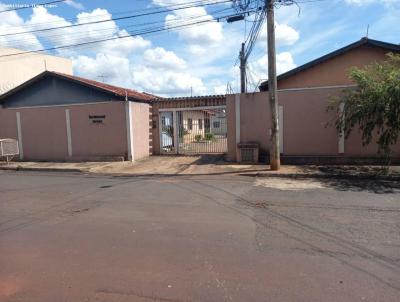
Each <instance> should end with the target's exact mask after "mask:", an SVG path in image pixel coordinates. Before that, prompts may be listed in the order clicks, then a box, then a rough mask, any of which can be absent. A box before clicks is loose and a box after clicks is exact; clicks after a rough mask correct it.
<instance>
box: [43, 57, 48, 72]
mask: <svg viewBox="0 0 400 302" xmlns="http://www.w3.org/2000/svg"><path fill="white" fill-rule="evenodd" d="M43 62H44V70H45V71H47V64H46V59H43Z"/></svg>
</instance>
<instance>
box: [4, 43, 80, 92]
mask: <svg viewBox="0 0 400 302" xmlns="http://www.w3.org/2000/svg"><path fill="white" fill-rule="evenodd" d="M46 70H48V71H55V72H61V73H64V74H69V75H72V61H71V60H69V59H66V58H61V57H56V56H50V55H46V54H40V53H25V51H23V50H20V49H15V48H6V47H0V74H1V77H0V95H1V94H3V93H6V92H7V91H9V90H11V89H12V88H14V87H17V86H18V85H20V84H22V83H24V82H25V81H28V80H29V79H31V78H33V77H35V76H37V75H38V74H40V73H42V72H43V71H46Z"/></svg>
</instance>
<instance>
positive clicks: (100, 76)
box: [97, 74, 107, 83]
mask: <svg viewBox="0 0 400 302" xmlns="http://www.w3.org/2000/svg"><path fill="white" fill-rule="evenodd" d="M97 77H98V78H101V81H102V82H103V83H104V79H105V78H106V77H107V76H105V75H104V74H101V75H98V76H97Z"/></svg>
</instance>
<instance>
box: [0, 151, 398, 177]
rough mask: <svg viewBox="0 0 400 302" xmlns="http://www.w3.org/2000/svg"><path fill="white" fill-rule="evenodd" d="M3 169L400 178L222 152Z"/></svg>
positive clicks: (377, 170) (394, 171)
mask: <svg viewBox="0 0 400 302" xmlns="http://www.w3.org/2000/svg"><path fill="white" fill-rule="evenodd" d="M0 170H15V171H47V172H49V171H55V172H80V173H96V174H113V175H115V174H117V175H126V176H129V175H130V176H136V175H220V174H238V175H249V176H257V177H268V176H270V177H299V178H301V177H304V178H306V177H320V178H329V177H340V178H380V179H399V180H400V166H391V167H390V169H389V173H388V174H387V175H384V174H383V173H382V168H381V167H380V166H311V165H308V166H294V165H282V167H281V170H279V171H271V170H270V167H269V165H265V164H257V165H245V164H236V163H231V162H226V161H224V159H223V157H222V156H215V155H204V156H151V157H149V158H147V159H145V160H141V161H137V162H134V163H132V162H80V163H52V162H11V163H9V164H6V163H4V162H3V163H2V162H0Z"/></svg>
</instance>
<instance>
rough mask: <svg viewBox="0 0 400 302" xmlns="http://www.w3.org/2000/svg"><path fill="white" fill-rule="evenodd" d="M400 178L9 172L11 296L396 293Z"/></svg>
mask: <svg viewBox="0 0 400 302" xmlns="http://www.w3.org/2000/svg"><path fill="white" fill-rule="evenodd" d="M399 297H400V184H399V183H398V182H397V183H396V182H390V181H378V180H344V179H341V180H340V179H288V178H273V177H264V178H262V177H256V176H244V175H242V176H239V175H229V174H221V175H176V176H168V175H165V176H162V175H160V176H137V177H130V176H107V175H91V174H81V173H76V174H74V173H51V172H15V171H0V301H10V302H11V301H13V302H14V301H29V302H53V301H139V302H141V301H274V302H280V301H282V302H283V301H285V302H289V301H304V302H310V301H324V302H328V301H341V302H343V301H393V302H394V301H399Z"/></svg>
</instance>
